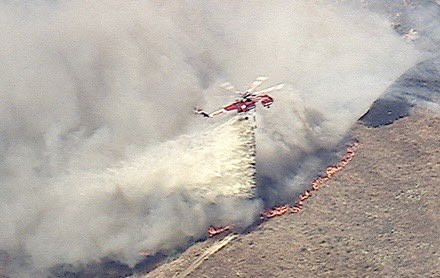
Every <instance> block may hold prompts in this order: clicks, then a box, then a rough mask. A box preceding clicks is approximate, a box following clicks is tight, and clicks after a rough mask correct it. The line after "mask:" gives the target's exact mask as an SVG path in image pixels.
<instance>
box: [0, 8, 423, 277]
mask: <svg viewBox="0 0 440 278" xmlns="http://www.w3.org/2000/svg"><path fill="white" fill-rule="evenodd" d="M317 2H318V1H316V3H315V2H313V1H277V2H276V3H275V2H269V1H237V2H235V1H234V2H230V3H228V4H225V3H224V1H214V0H213V1H197V0H194V1H181V0H174V1H167V2H163V1H110V0H109V1H62V0H59V1H22V2H17V1H3V2H2V3H1V4H0V22H1V25H2V28H0V36H1V37H2V40H0V63H1V64H2V66H1V67H0V94H1V101H0V215H1V217H0V250H2V252H4V253H1V254H3V255H1V256H0V257H3V260H8V263H7V264H8V268H10V269H9V270H8V271H18V272H21V273H25V272H27V273H34V274H35V273H36V271H42V270H44V269H47V268H50V267H53V266H55V265H57V264H61V263H66V264H73V265H75V264H81V263H88V262H91V261H93V260H99V259H100V258H103V257H111V258H114V259H117V260H120V261H123V262H126V263H130V264H134V263H135V262H136V261H137V260H139V259H140V256H139V252H140V251H142V250H144V249H145V250H148V252H151V253H155V252H158V251H161V250H162V251H163V250H172V249H173V248H176V247H178V246H182V245H185V244H186V243H187V242H189V241H191V240H196V239H199V238H201V237H203V236H204V232H205V231H206V229H207V227H208V226H209V225H211V224H218V225H223V224H228V223H234V224H236V225H237V226H241V227H245V226H247V225H249V224H250V223H252V221H253V220H254V219H255V217H256V216H257V215H258V212H259V210H260V209H261V207H262V205H261V204H262V202H261V200H264V201H265V202H266V205H271V204H275V203H276V202H277V201H278V202H279V201H280V200H283V199H288V198H289V197H290V196H291V194H294V193H295V192H298V191H299V190H300V189H301V188H302V187H304V186H305V185H306V184H307V182H308V177H310V176H311V175H313V174H316V171H317V167H318V166H319V165H321V164H322V163H323V162H324V158H323V157H324V156H322V155H321V154H322V153H323V152H331V151H332V150H333V149H334V147H335V146H336V145H337V144H338V143H339V142H340V141H341V140H342V139H343V138H344V136H345V135H346V132H347V131H348V129H349V128H350V127H351V126H352V124H353V123H354V122H355V121H356V120H357V119H358V118H359V117H360V116H361V115H362V114H364V113H365V112H366V111H367V110H368V108H369V106H370V105H371V103H372V102H373V101H374V100H375V99H377V98H378V97H379V96H380V95H381V94H382V93H383V92H384V91H385V89H386V88H387V87H388V86H389V85H391V84H392V82H393V81H394V80H396V79H397V78H398V77H399V76H400V75H401V74H402V73H404V72H405V71H406V70H407V69H408V68H410V67H411V66H413V65H414V64H415V63H416V62H417V61H418V60H419V59H420V58H418V56H417V51H416V50H415V47H414V44H412V43H408V42H406V41H405V40H404V39H402V37H401V35H399V34H397V33H396V32H395V31H394V30H393V29H392V27H391V24H390V22H389V21H388V20H387V19H386V17H385V16H383V15H379V14H376V13H373V12H371V11H368V10H366V9H354V8H348V7H346V6H342V5H335V4H332V3H331V2H326V1H324V2H322V3H319V4H317ZM260 75H264V76H268V77H269V80H268V83H267V84H265V85H267V86H270V85H274V84H277V83H285V84H286V89H285V90H283V91H280V92H277V93H274V94H273V97H274V99H275V102H274V104H273V106H272V107H271V109H269V110H262V109H259V110H257V123H258V128H257V130H256V140H257V171H258V184H257V186H258V187H259V189H258V194H259V196H258V197H259V198H257V199H254V200H237V198H232V197H231V198H220V199H217V200H215V203H214V204H213V203H211V202H210V201H209V200H207V199H204V198H199V197H198V196H199V192H200V191H199V190H196V189H195V188H196V185H197V182H195V181H197V179H202V180H203V181H211V180H214V176H215V175H218V173H217V172H216V169H212V167H210V165H211V163H209V162H210V161H212V159H211V160H210V159H209V157H210V155H211V154H212V157H214V158H219V159H222V158H224V157H223V156H222V155H221V154H222V151H223V150H222V149H221V147H219V148H213V147H212V144H211V145H210V144H207V142H206V141H205V140H204V139H206V136H205V135H203V134H207V133H206V132H208V133H209V132H210V130H211V132H212V130H216V129H214V127H215V126H218V125H219V124H220V123H221V122H225V121H226V119H227V118H228V116H220V117H218V118H217V119H213V120H212V121H211V120H210V121H205V120H204V119H203V118H199V117H196V116H195V115H193V113H192V109H193V107H196V106H199V107H204V108H206V109H211V108H212V109H214V108H218V107H219V106H221V105H224V104H226V103H227V102H229V101H233V100H234V98H235V96H231V95H227V94H225V93H222V92H220V91H219V89H218V85H219V84H220V83H222V82H224V81H230V82H231V83H233V84H234V85H235V86H236V87H237V88H238V89H246V87H247V86H248V85H249V84H250V83H251V82H252V80H253V79H254V78H255V77H256V76H260ZM217 135H218V136H220V135H219V134H217V133H213V134H211V135H210V136H211V137H213V136H214V137H215V136H217ZM211 137H209V138H211ZM220 138H221V137H220ZM203 159H207V160H206V161H207V162H206V163H205V164H204V163H203ZM228 169H229V168H228ZM231 169H232V168H231ZM225 171H226V170H225ZM228 171H237V169H233V170H228ZM221 173H222V172H221ZM223 173H224V172H223ZM220 186H221V185H220ZM214 222H215V223H214Z"/></svg>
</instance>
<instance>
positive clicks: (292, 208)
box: [208, 140, 360, 237]
mask: <svg viewBox="0 0 440 278" xmlns="http://www.w3.org/2000/svg"><path fill="white" fill-rule="evenodd" d="M359 145H360V144H359V141H357V140H355V141H354V143H352V144H351V145H350V146H348V148H347V151H346V153H345V155H344V156H343V157H342V159H341V161H339V162H338V163H337V164H336V165H332V166H329V167H327V169H325V174H324V175H323V176H321V177H318V178H316V179H315V180H313V181H312V188H311V189H310V190H306V191H304V193H303V194H301V195H300V196H299V197H298V200H297V201H296V202H295V204H294V205H290V204H285V205H281V206H278V207H275V208H272V209H269V210H266V211H263V212H262V213H261V219H263V220H268V219H270V218H273V217H277V216H281V215H283V214H286V213H299V212H301V211H302V209H303V208H304V202H306V201H307V200H308V199H309V198H310V197H312V196H313V194H314V192H317V191H318V190H319V189H320V188H321V187H322V186H324V185H325V183H326V182H328V181H329V180H330V179H331V178H333V177H334V176H335V175H336V174H337V173H338V172H339V171H341V170H342V169H344V168H345V166H347V164H348V163H350V161H351V160H352V159H353V157H354V155H355V152H356V150H357V149H358V148H359ZM231 228H232V227H231V226H225V227H214V226H211V227H209V229H208V234H209V237H213V236H216V235H218V234H221V233H223V232H225V231H230V230H231Z"/></svg>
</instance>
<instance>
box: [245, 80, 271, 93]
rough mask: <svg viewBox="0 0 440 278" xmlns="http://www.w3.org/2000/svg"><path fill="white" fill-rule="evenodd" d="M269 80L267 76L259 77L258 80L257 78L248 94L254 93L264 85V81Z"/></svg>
mask: <svg viewBox="0 0 440 278" xmlns="http://www.w3.org/2000/svg"><path fill="white" fill-rule="evenodd" d="M267 79H268V78H267V77H265V76H259V77H257V78H255V80H254V82H252V85H251V86H250V87H249V89H247V91H246V92H253V91H255V90H256V89H257V88H258V87H260V86H261V84H263V82H264V81H266V80H267Z"/></svg>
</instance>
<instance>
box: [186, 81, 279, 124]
mask: <svg viewBox="0 0 440 278" xmlns="http://www.w3.org/2000/svg"><path fill="white" fill-rule="evenodd" d="M267 79H268V78H267V77H263V76H260V77H257V78H256V79H255V80H254V82H252V85H251V86H250V87H249V89H247V90H246V91H244V92H241V91H237V90H236V89H235V88H234V86H233V85H232V84H231V83H229V82H227V83H223V84H222V85H221V86H220V87H221V88H223V89H225V90H227V91H230V92H234V93H236V94H238V95H240V97H239V98H237V99H236V100H235V101H234V102H232V103H229V104H227V105H225V106H223V107H222V108H220V109H219V110H216V111H214V112H211V113H208V112H206V111H204V110H203V109H200V108H195V109H194V113H196V114H199V115H202V116H204V117H206V118H212V117H215V116H217V115H220V114H224V113H228V112H234V111H235V112H237V113H238V114H240V113H245V112H249V111H252V110H254V109H255V108H256V107H257V104H258V103H261V105H263V107H266V108H270V106H271V105H272V103H273V97H271V96H270V95H268V93H270V92H273V91H278V90H281V89H282V88H283V87H284V84H278V85H276V86H273V87H270V88H267V89H264V90H260V91H255V90H256V89H257V88H259V87H260V86H261V84H262V83H263V82H264V81H266V80H267Z"/></svg>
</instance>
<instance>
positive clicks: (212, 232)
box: [208, 225, 232, 237]
mask: <svg viewBox="0 0 440 278" xmlns="http://www.w3.org/2000/svg"><path fill="white" fill-rule="evenodd" d="M231 229H232V226H230V225H228V226H224V227H215V226H211V227H209V229H208V234H209V237H213V236H216V235H218V234H221V233H223V232H226V231H230V230H231Z"/></svg>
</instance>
